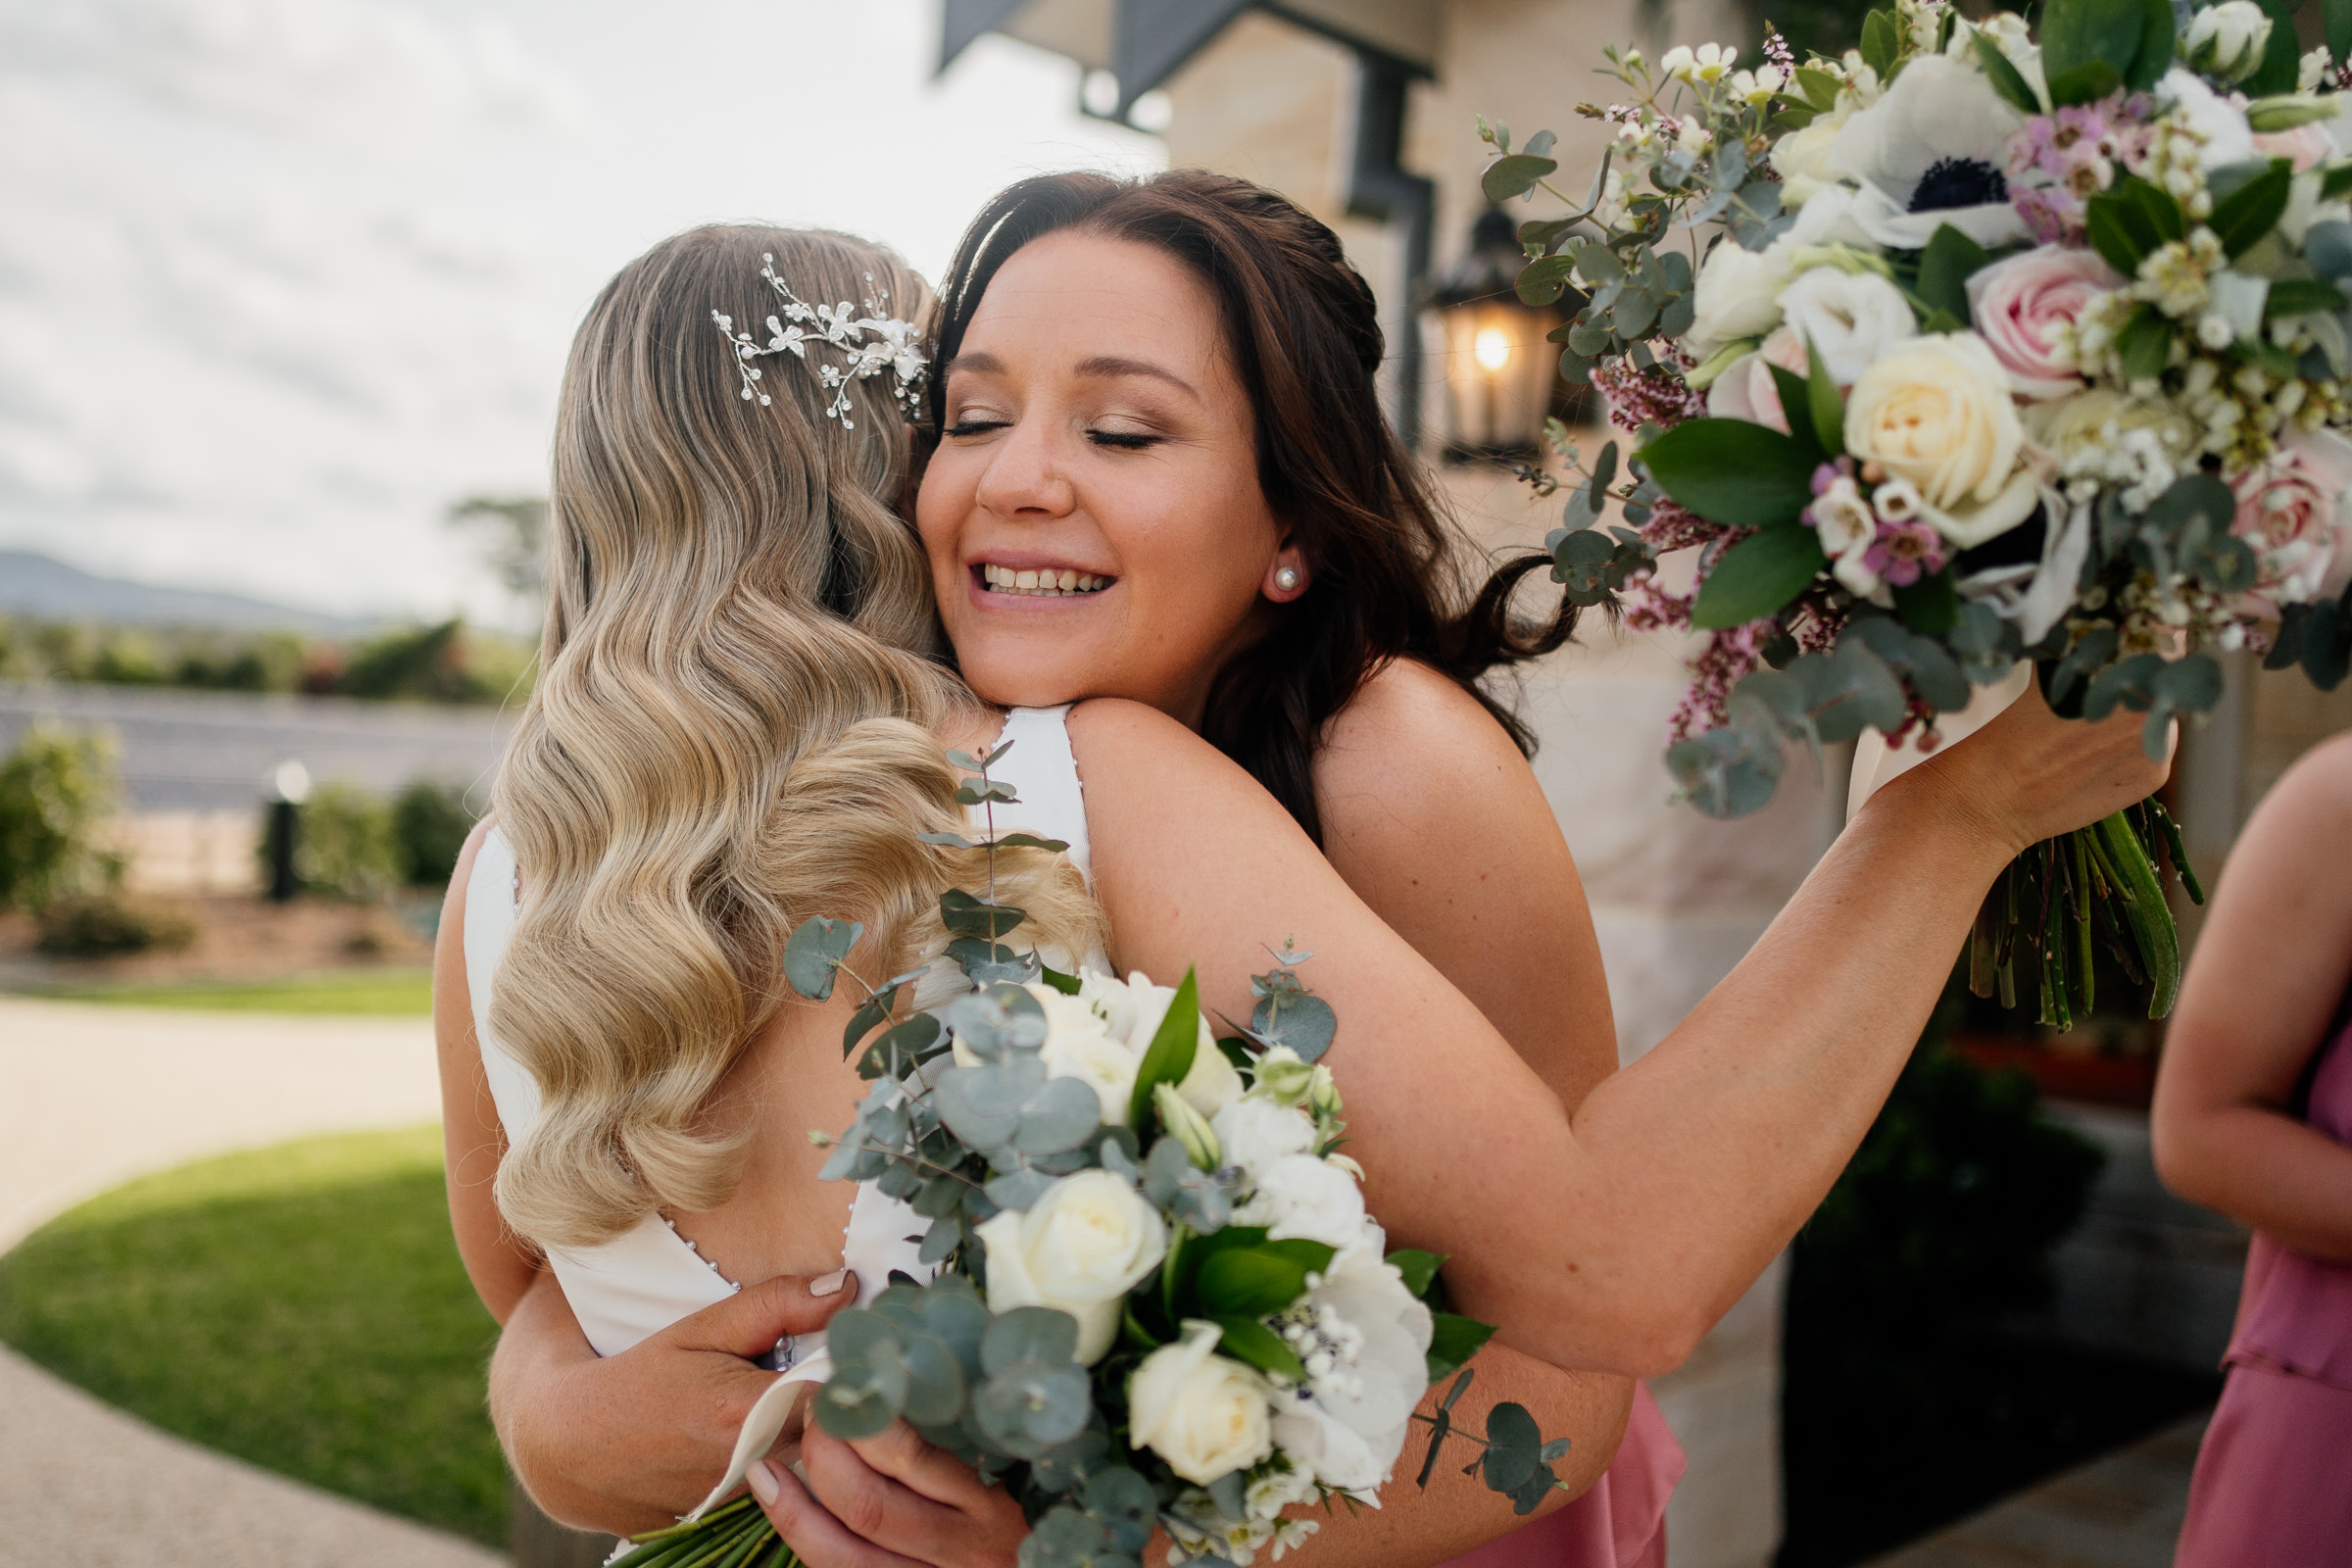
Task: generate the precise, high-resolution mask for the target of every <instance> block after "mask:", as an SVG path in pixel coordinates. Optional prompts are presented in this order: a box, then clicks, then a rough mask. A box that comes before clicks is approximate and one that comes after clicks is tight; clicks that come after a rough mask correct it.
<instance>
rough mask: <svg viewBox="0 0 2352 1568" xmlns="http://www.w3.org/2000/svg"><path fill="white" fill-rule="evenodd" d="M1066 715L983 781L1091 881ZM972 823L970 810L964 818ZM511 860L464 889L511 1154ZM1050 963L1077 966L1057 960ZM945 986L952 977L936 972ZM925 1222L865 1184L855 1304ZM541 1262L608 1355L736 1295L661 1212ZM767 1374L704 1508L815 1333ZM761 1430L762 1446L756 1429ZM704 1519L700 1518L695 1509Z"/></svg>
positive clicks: (1016, 738) (1002, 824) (1015, 730)
mask: <svg viewBox="0 0 2352 1568" xmlns="http://www.w3.org/2000/svg"><path fill="white" fill-rule="evenodd" d="M1067 714H1068V710H1067V709H1066V708H1051V709H1026V708H1024V709H1015V710H1013V711H1012V712H1011V713H1009V714H1008V715H1007V716H1006V717H1005V727H1004V730H1003V731H1002V733H1001V734H1000V735H999V736H998V742H997V743H998V744H999V745H1003V744H1004V743H1005V742H1007V741H1010V742H1012V743H1013V745H1012V749H1011V750H1010V751H1009V752H1007V753H1006V754H1005V757H1004V759H1003V760H1002V761H1001V762H999V763H998V764H997V765H996V766H994V767H992V768H991V769H990V770H989V771H990V776H991V777H992V778H996V779H1000V780H1002V781H1004V782H1006V783H1009V784H1010V785H1012V786H1013V792H1014V794H1015V795H1017V796H1018V797H1019V799H1020V804H1019V805H1017V806H1012V807H1003V806H1000V807H999V808H997V812H996V825H997V827H998V829H999V830H1000V831H1003V830H1007V829H1016V828H1017V829H1019V830H1020V831H1023V832H1028V833H1034V834H1037V835H1038V836H1040V837H1042V838H1053V839H1061V840H1064V841H1066V842H1067V843H1068V844H1069V847H1070V849H1069V856H1070V860H1071V862H1072V863H1073V864H1075V865H1076V866H1077V867H1078V870H1079V873H1080V874H1081V875H1090V874H1091V873H1090V868H1089V863H1088V857H1087V838H1086V802H1085V798H1084V796H1083V794H1082V793H1081V791H1080V787H1079V782H1078V765H1077V760H1076V759H1075V758H1073V757H1072V755H1071V753H1070V737H1069V731H1068V728H1067V726H1066V724H1065V722H1064V720H1065V718H1066V716H1067ZM972 816H973V819H974V821H975V822H977V821H978V820H979V817H980V813H979V811H978V810H977V809H974V810H973V812H972ZM514 930H515V852H514V849H513V847H512V846H511V845H509V844H508V842H507V839H506V835H505V834H504V833H501V832H500V831H498V830H497V829H496V828H493V829H492V830H491V831H490V832H489V833H488V834H486V835H484V837H483V840H482V846H481V849H480V851H479V852H478V853H477V854H476V856H475V858H474V862H473V874H472V876H471V878H470V879H469V880H468V881H467V882H466V986H467V988H468V990H469V991H470V993H471V996H472V1002H473V1028H474V1037H475V1039H477V1040H478V1041H479V1042H480V1043H481V1051H482V1071H483V1074H484V1076H485V1077H486V1078H487V1079H488V1080H489V1084H490V1096H491V1099H492V1100H493V1101H494V1102H496V1103H497V1105H498V1119H499V1123H500V1125H501V1126H502V1127H503V1128H504V1129H505V1131H506V1135H507V1142H508V1144H509V1145H510V1146H512V1145H514V1144H515V1143H518V1142H519V1141H521V1140H522V1139H523V1138H524V1137H526V1136H527V1135H528V1134H529V1132H530V1129H531V1126H532V1124H533V1123H534V1122H535V1121H536V1120H537V1119H538V1115H539V1086H538V1085H537V1084H536V1083H535V1082H533V1081H532V1078H531V1075H530V1074H529V1073H528V1072H527V1071H525V1070H524V1069H523V1067H522V1064H521V1063H520V1062H518V1061H516V1060H515V1057H514V1056H513V1055H511V1054H508V1052H507V1050H506V1049H505V1048H504V1047H503V1046H501V1045H500V1044H499V1042H498V1038H497V1036H496V1034H495V1033H494V1032H493V1031H492V1030H491V1028H490V997H491V989H492V987H493V986H494V985H495V984H496V983H497V977H498V966H499V960H500V958H501V957H502V956H504V955H505V953H506V950H507V942H508V940H509V938H511V937H512V936H513V934H514ZM1087 962H1088V963H1089V965H1090V966H1091V967H1096V968H1101V967H1103V956H1101V955H1100V954H1094V955H1089V956H1088V959H1087ZM1055 967H1057V968H1059V967H1075V966H1072V965H1067V964H1066V963H1065V962H1060V961H1057V962H1056V963H1055ZM940 968H941V969H942V970H944V971H946V972H947V978H950V979H953V978H954V974H953V968H952V966H950V965H946V964H944V963H943V964H942V965H940ZM941 995H943V993H941V992H940V991H938V990H937V989H936V988H920V989H918V993H917V997H916V1000H917V1002H918V1003H922V1002H927V1001H929V1000H933V999H935V998H937V997H939V996H941ZM929 1227H930V1222H929V1221H928V1220H926V1219H924V1218H922V1217H921V1216H920V1215H918V1214H916V1213H915V1212H914V1210H913V1209H912V1208H910V1207H908V1206H907V1203H906V1202H905V1201H902V1200H899V1199H895V1198H892V1197H889V1196H888V1195H887V1194H885V1193H883V1192H882V1191H881V1189H880V1188H878V1187H876V1186H874V1185H873V1184H872V1183H870V1182H868V1183H861V1184H860V1185H859V1187H858V1196H857V1199H856V1200H855V1201H854V1202H853V1203H852V1205H851V1208H850V1223H849V1228H848V1230H847V1232H846V1233H845V1234H844V1236H843V1238H842V1262H843V1265H844V1266H846V1267H847V1268H848V1269H850V1271H851V1272H852V1273H854V1274H856V1275H857V1277H858V1299H859V1300H862V1301H871V1300H872V1299H874V1298H875V1297H876V1296H879V1295H880V1294H881V1293H882V1291H883V1289H884V1288H885V1287H886V1286H887V1285H888V1283H889V1280H890V1275H891V1272H892V1271H893V1270H901V1271H904V1272H906V1273H907V1274H910V1275H912V1276H914V1277H915V1278H917V1279H928V1278H929V1277H930V1276H931V1273H932V1269H931V1267H930V1265H928V1264H925V1263H922V1262H920V1261H919V1260H918V1259H917V1257H916V1255H915V1252H916V1248H915V1244H914V1243H913V1242H910V1241H908V1240H907V1238H908V1237H910V1236H920V1235H921V1233H922V1232H923V1231H925V1230H927V1229H929ZM548 1263H549V1265H550V1266H551V1267H552V1268H553V1269H554V1270H555V1273H556V1278H557V1280H558V1282H559V1283H561V1284H562V1285H563V1287H564V1299H566V1300H567V1301H568V1302H569V1303H570V1305H571V1310H572V1314H573V1315H574V1316H575V1317H577V1318H578V1319H579V1323H580V1329H581V1331H582V1332H583V1333H584V1334H585V1335H586V1336H587V1338H588V1343H589V1344H590V1345H591V1346H593V1347H595V1348H596V1352H597V1354H599V1355H617V1354H619V1353H620V1352H621V1351H623V1350H625V1349H627V1348H629V1347H630V1346H632V1345H635V1344H636V1343H637V1342H638V1341H640V1340H643V1339H645V1338H646V1337H647V1336H649V1335H652V1334H655V1333H658V1332H660V1331H661V1330H662V1329H664V1328H667V1327H668V1326H669V1325H670V1324H672V1323H675V1322H676V1321H677V1320H678V1319H680V1318H682V1317H686V1316H688V1315H690V1314H692V1313H695V1312H699V1311H701V1310H702V1309H703V1308H704V1307H706V1306H710V1305H712V1304H713V1303H715V1302H717V1301H720V1300H723V1299H726V1298H727V1297H728V1296H730V1295H732V1294H733V1293H734V1292H735V1291H737V1290H739V1289H741V1287H740V1286H739V1285H738V1284H737V1283H736V1282H734V1281H732V1280H729V1279H727V1278H726V1277H725V1276H723V1275H721V1274H720V1273H719V1272H718V1270H717V1269H716V1268H715V1267H713V1266H712V1265H711V1263H710V1262H709V1261H707V1260H706V1259H705V1258H704V1257H703V1256H702V1255H701V1254H700V1253H698V1252H697V1251H696V1250H694V1244H693V1243H691V1242H689V1241H688V1240H686V1238H685V1237H683V1236H681V1235H679V1234H678V1233H677V1231H676V1230H675V1229H674V1228H672V1227H671V1225H670V1224H669V1222H668V1221H667V1220H665V1219H663V1218H662V1216H660V1215H659V1214H649V1215H647V1216H646V1217H645V1218H644V1219H642V1220H640V1221H638V1222H637V1224H636V1225H635V1226H634V1227H632V1228H631V1229H630V1230H628V1231H626V1232H624V1233H623V1234H622V1235H620V1236H617V1237H615V1238H613V1240H612V1241H610V1242H605V1243H602V1244H600V1245H598V1246H595V1247H583V1248H550V1249H549V1250H548ZM776 1360H777V1364H778V1366H779V1368H780V1369H789V1370H786V1371H785V1372H784V1376H782V1377H780V1378H779V1379H778V1381H777V1385H776V1387H775V1388H774V1389H771V1390H770V1391H769V1392H770V1396H771V1397H765V1398H762V1400H761V1401H760V1403H761V1407H762V1408H761V1410H760V1411H756V1412H755V1413H754V1417H753V1419H752V1420H751V1421H750V1422H748V1423H747V1424H746V1427H745V1431H744V1435H743V1439H742V1441H740V1442H739V1443H738V1444H737V1445H736V1459H735V1463H734V1464H733V1465H732V1466H730V1473H729V1475H728V1476H727V1478H726V1479H725V1480H724V1481H722V1482H721V1483H720V1485H719V1487H718V1488H717V1489H716V1490H714V1491H713V1493H712V1494H711V1498H710V1499H707V1500H706V1501H705V1503H704V1506H705V1507H709V1506H710V1505H711V1502H712V1501H715V1500H716V1499H717V1498H718V1497H719V1496H721V1495H724V1494H725V1493H726V1492H728V1491H731V1490H732V1489H733V1488H734V1486H735V1484H736V1483H737V1482H739V1481H740V1480H741V1479H742V1477H743V1470H744V1468H745V1467H746V1466H747V1465H749V1464H750V1463H751V1462H752V1460H754V1459H757V1458H758V1457H759V1456H760V1454H761V1453H764V1452H765V1451H766V1449H767V1447H768V1445H769V1444H770V1443H772V1442H773V1441H774V1438H775V1433H776V1431H777V1430H778V1427H777V1426H773V1425H769V1419H770V1418H771V1417H772V1420H773V1421H774V1422H776V1423H780V1422H781V1421H782V1419H783V1414H784V1411H785V1409H786V1407H787V1406H788V1404H789V1400H787V1399H784V1398H782V1397H780V1396H781V1391H782V1390H783V1389H784V1388H785V1387H787V1386H789V1385H790V1384H792V1383H798V1382H805V1381H810V1380H813V1379H816V1378H820V1377H822V1376H823V1375H824V1372H825V1369H826V1367H827V1365H828V1363H827V1362H826V1360H825V1359H824V1356H823V1336H822V1335H821V1334H817V1335H804V1336H801V1337H800V1338H798V1339H796V1340H793V1341H789V1342H787V1343H786V1344H785V1345H782V1346H779V1347H778V1348H777V1354H776ZM761 1427H766V1435H765V1437H764V1438H762V1437H761V1436H760V1428H761ZM699 1511H700V1510H698V1512H699Z"/></svg>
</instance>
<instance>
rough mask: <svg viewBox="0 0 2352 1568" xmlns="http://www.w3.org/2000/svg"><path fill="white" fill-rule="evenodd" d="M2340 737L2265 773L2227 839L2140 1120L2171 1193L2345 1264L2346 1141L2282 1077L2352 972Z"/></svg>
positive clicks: (2347, 772)
mask: <svg viewBox="0 0 2352 1568" xmlns="http://www.w3.org/2000/svg"><path fill="white" fill-rule="evenodd" d="M2346 866H2352V736H2338V737H2337V738H2335V739H2334V740H2332V741H2329V742H2328V743H2327V744H2326V745H2324V746H2322V747H2320V748H2318V749H2317V750H2316V751H2314V752H2312V753H2311V755H2310V756H2308V757H2306V758H2304V759H2303V760H2301V761H2300V762H2297V763H2296V764H2295V765H2294V767H2292V768H2291V769H2289V770H2288V772H2287V774H2286V776H2285V777H2284V778H2281V779H2280V780H2279V781H2278V787H2277V788H2275V789H2273V790H2272V791H2271V793H2270V795H2269V797H2268V798H2267V799H2265V800H2264V801H2263V803H2262V806H2261V808H2260V809H2258V810H2256V811H2255V813H2254V817H2253V820H2252V821H2250V822H2248V823H2247V824H2246V830H2245V832H2244V833H2243V834H2242V835H2240V836H2239V838H2238V841H2237V845H2236V847H2235V848H2234V849H2232V850H2231V851H2230V853H2229V864H2228V866H2226V867H2225V868H2224V869H2223V872H2222V876H2221V882H2220V885H2219V886H2218V887H2217V888H2216V889H2215V890H2214V896H2213V910H2212V912H2211V913H2210V914H2209V915H2207V916H2206V919H2205V927H2204V929H2203V930H2202V931H2201V932H2200V933H2199V934H2198V936H2197V948H2196V952H2195V954H2194V955H2193V956H2192V957H2191V961H2190V963H2189V966H2188V974H2187V976H2186V977H2185V978H2184V979H2183V980H2182V982H2181V986H2180V1006H2179V1008H2178V1009H2177V1010H2176V1011H2175V1012H2174V1014H2173V1023H2172V1027H2171V1028H2170V1029H2169V1030H2168V1031H2167V1032H2166V1034H2165V1041H2164V1061H2163V1064H2162V1066H2161V1067H2160V1068H2159V1070H2158V1072H2157V1075H2156V1103H2155V1107H2154V1110H2153V1113H2152V1118H2151V1129H2152V1131H2153V1132H2154V1134H2155V1139H2156V1169H2157V1173H2158V1174H2159V1175H2161V1176H2162V1177H2163V1178H2164V1184H2165V1185H2166V1186H2167V1187H2169V1188H2171V1189H2172V1190H2173V1191H2174V1192H2176V1193H2179V1194H2180V1196H2181V1197H2183V1198H2186V1199H2188V1200H2190V1201H2194V1202H2199V1203H2203V1204H2204V1205H2205V1206H2206V1207H2208V1208H2216V1209H2219V1210H2221V1211H2222V1212H2223V1213H2225V1214H2228V1215H2229V1217H2230V1218H2232V1219H2234V1220H2236V1221H2238V1222H2239V1223H2240V1224H2243V1225H2248V1226H2251V1227H2252V1228H2253V1229H2255V1230H2258V1231H2263V1232H2265V1233H2267V1234H2269V1235H2271V1236H2274V1237H2276V1238H2278V1241H2279V1242H2281V1243H2283V1244H2284V1245H2285V1246H2287V1247H2290V1248H2292V1249H2294V1250H2296V1251H2298V1252H2301V1253H2303V1254H2305V1255H2306V1256H2309V1257H2315V1258H2318V1259H2320V1260H2321V1261H2323V1262H2328V1263H2337V1264H2352V1149H2346V1148H2345V1147H2344V1146H2343V1145H2341V1144H2339V1143H2336V1142H2335V1141H2334V1140H2333V1139H2330V1138H2328V1137H2327V1136H2326V1135H2324V1134H2322V1133H2319V1132H2315V1131H2314V1130H2312V1129H2311V1128H2310V1127H2307V1126H2305V1125H2304V1124H2303V1123H2302V1122H2301V1121H2299V1120H2297V1119H2296V1118H2295V1116H2294V1115H2293V1113H2292V1111H2291V1108H2290V1106H2291V1103H2292V1101H2293V1099H2294V1094H2295V1088H2296V1085H2297V1084H2298V1083H2299V1082H2300V1081H2301V1079H2302V1077H2303V1074H2304V1071H2305V1070H2306V1069H2307V1068H2308V1067H2309V1066H2310V1064H2311V1060H2312V1058H2313V1056H2315V1055H2316V1054H2318V1053H2319V1051H2320V1050H2321V1048H2322V1047H2324V1046H2325V1045H2326V1044H2327V1027H2328V1025H2329V1023H2330V1022H2331V1021H2333V1019H2334V1018H2335V1016H2336V1009H2337V1006H2338V1005H2339V1004H2340V1003H2341V1002H2342V1000H2343V997H2344V994H2345V990H2346V987H2347V986H2348V985H2352V881H2347V880H2346V878H2345V876H2344V874H2343V873H2344V868H2345V867H2346Z"/></svg>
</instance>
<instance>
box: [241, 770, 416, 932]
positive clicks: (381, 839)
mask: <svg viewBox="0 0 2352 1568" xmlns="http://www.w3.org/2000/svg"><path fill="white" fill-rule="evenodd" d="M301 813H302V814H301V819H300V820H301V825H300V827H299V828H298V829H297V831H296V833H295V837H294V875H295V877H296V879H297V880H298V881H300V882H301V884H302V887H303V890H304V891H305V892H307V893H315V894H319V895H320V896H322V897H325V898H330V899H348V900H350V901H351V902H353V903H355V904H371V903H374V902H375V901H377V900H379V899H381V898H383V897H384V896H385V895H386V894H388V893H390V892H391V891H392V890H393V889H394V888H396V887H399V886H400V885H401V884H402V883H403V882H405V881H406V880H407V875H406V873H407V862H406V860H405V858H404V857H403V855H402V853H401V843H400V836H399V833H398V831H397V830H396V828H395V826H394V823H393V815H392V807H391V806H390V804H389V803H387V802H384V801H380V800H377V799H376V798H375V797H373V796H371V795H368V794H367V793H366V792H365V791H362V790H360V789H359V788H357V787H356V786H354V785H350V784H341V783H333V784H321V785H319V787H318V788H317V789H315V790H313V791H312V792H311V798H310V800H309V801H307V802H305V803H304V805H303V806H302V808H301ZM265 842H266V841H265Z"/></svg>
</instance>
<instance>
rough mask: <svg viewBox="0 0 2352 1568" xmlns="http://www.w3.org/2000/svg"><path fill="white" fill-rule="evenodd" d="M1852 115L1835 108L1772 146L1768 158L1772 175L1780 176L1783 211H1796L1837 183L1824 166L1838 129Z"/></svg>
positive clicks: (1847, 111)
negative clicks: (1827, 186)
mask: <svg viewBox="0 0 2352 1568" xmlns="http://www.w3.org/2000/svg"><path fill="white" fill-rule="evenodd" d="M1852 113H1853V111H1852V110H1850V109H1838V110H1836V111H1834V112H1832V113H1830V114H1826V115H1822V116H1820V117H1818V118H1817V119H1815V120H1814V122H1813V123H1811V124H1809V125H1807V126H1805V127H1804V128H1803V129H1802V130H1792V131H1790V132H1789V134H1788V135H1786V136H1783V137H1782V138H1781V139H1780V140H1779V141H1777V142H1775V143H1773V147H1772V152H1771V153H1770V154H1769V155H1768V158H1769V161H1770V163H1771V164H1772V171H1773V172H1774V173H1776V174H1778V175H1780V176H1781V211H1782V212H1784V213H1793V212H1795V211H1796V210H1797V209H1798V208H1799V207H1802V206H1803V205H1804V204H1805V203H1806V202H1807V201H1808V200H1809V199H1811V198H1812V196H1813V195H1814V193H1815V192H1817V191H1819V190H1821V189H1822V188H1823V187H1824V186H1826V185H1831V184H1835V183H1836V182H1837V181H1836V177H1835V176H1834V175H1832V174H1831V173H1830V172H1829V169H1828V167H1827V165H1828V162H1829V157H1830V143H1831V142H1833V141H1836V140H1837V139H1838V129H1839V127H1840V126H1842V125H1844V123H1845V122H1846V120H1847V118H1848V117H1849V116H1850V115H1851V114H1852Z"/></svg>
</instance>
